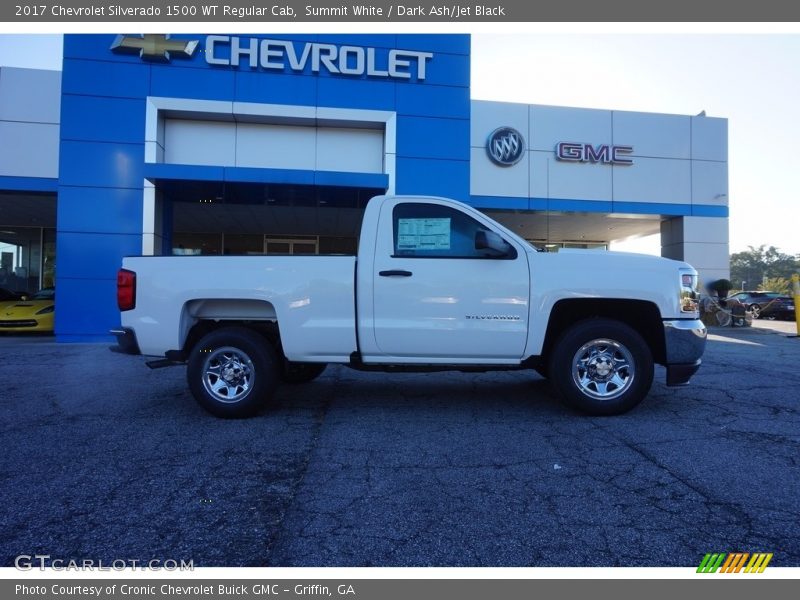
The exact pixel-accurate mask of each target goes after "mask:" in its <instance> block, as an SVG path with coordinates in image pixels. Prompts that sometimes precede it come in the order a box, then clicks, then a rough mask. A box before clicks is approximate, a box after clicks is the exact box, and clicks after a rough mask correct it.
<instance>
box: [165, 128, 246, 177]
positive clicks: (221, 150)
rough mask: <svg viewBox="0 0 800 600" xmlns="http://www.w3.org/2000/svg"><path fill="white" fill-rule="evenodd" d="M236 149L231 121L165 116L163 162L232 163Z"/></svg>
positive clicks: (223, 164) (229, 164)
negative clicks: (183, 118) (170, 117)
mask: <svg viewBox="0 0 800 600" xmlns="http://www.w3.org/2000/svg"><path fill="white" fill-rule="evenodd" d="M235 151H236V131H235V124H234V123H226V122H223V121H190V120H181V119H167V121H166V123H165V124H164V162H165V163H170V164H182V165H222V166H232V165H233V164H234V156H235V154H234V153H235Z"/></svg>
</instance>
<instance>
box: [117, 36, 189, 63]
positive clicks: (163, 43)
mask: <svg viewBox="0 0 800 600" xmlns="http://www.w3.org/2000/svg"><path fill="white" fill-rule="evenodd" d="M199 43H200V40H173V39H170V37H169V35H168V34H167V35H165V34H155V33H145V34H144V35H118V36H117V37H116V38H115V39H114V43H113V44H111V51H112V52H117V53H125V54H138V55H139V56H140V57H141V58H142V59H143V60H155V61H164V62H168V61H169V60H170V59H172V58H190V57H191V56H192V54H194V50H195V48H197V44H199Z"/></svg>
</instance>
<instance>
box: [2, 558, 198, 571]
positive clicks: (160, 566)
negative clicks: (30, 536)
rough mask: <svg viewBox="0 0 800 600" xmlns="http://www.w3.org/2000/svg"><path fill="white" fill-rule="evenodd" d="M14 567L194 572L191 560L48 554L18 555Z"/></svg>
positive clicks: (20, 568) (42, 569)
mask: <svg viewBox="0 0 800 600" xmlns="http://www.w3.org/2000/svg"><path fill="white" fill-rule="evenodd" d="M14 566H15V567H16V568H17V569H19V570H20V571H32V570H33V569H39V570H40V571H45V570H48V569H50V570H53V571H125V570H127V569H133V570H134V571H135V570H140V571H194V561H191V560H188V561H187V560H174V559H171V558H169V559H166V560H161V559H157V558H153V559H150V560H138V559H135V558H116V559H114V560H110V561H105V560H93V559H86V558H84V559H80V560H78V559H74V558H70V559H66V558H53V557H52V556H50V555H49V554H33V555H31V554H20V555H19V556H17V557H16V558H15V559H14Z"/></svg>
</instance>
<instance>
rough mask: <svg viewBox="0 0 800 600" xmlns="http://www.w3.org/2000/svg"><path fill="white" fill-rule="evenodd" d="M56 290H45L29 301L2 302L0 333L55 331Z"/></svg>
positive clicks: (29, 298) (0, 303)
mask: <svg viewBox="0 0 800 600" xmlns="http://www.w3.org/2000/svg"><path fill="white" fill-rule="evenodd" d="M55 308H56V290H55V288H44V289H43V290H39V291H38V292H36V293H35V294H32V295H31V296H29V297H28V299H27V300H17V301H15V302H0V332H3V331H15V332H19V331H40V332H47V331H53V320H54V319H53V316H54V314H55Z"/></svg>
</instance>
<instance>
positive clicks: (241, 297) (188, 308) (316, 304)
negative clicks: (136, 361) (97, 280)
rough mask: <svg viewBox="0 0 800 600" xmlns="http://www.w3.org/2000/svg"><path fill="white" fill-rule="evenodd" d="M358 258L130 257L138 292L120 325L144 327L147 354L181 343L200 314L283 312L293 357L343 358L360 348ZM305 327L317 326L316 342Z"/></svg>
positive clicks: (226, 316) (286, 347) (286, 346)
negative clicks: (306, 334)
mask: <svg viewBox="0 0 800 600" xmlns="http://www.w3.org/2000/svg"><path fill="white" fill-rule="evenodd" d="M355 262H356V259H355V257H354V256H316V255H313V256H312V255H310V256H237V257H231V256H174V257H129V258H125V259H124V261H123V267H124V268H126V269H130V270H132V271H135V272H136V273H137V287H138V293H137V295H136V308H134V309H133V310H131V311H127V312H125V313H123V320H124V323H123V324H124V325H125V326H127V327H132V328H134V330H135V331H136V332H137V334H139V335H138V337H139V340H140V341H141V346H140V349H141V352H142V354H145V355H161V356H163V353H164V349H165V348H169V349H173V350H178V349H180V340H182V339H185V334H186V332H188V331H189V330H190V329H191V327H192V326H193V325H194V324H195V322H196V321H197V320H198V319H219V320H242V319H248V320H276V319H278V320H279V322H280V325H281V328H283V327H286V328H287V329H288V330H289V331H292V332H293V335H291V336H286V337H284V338H283V339H282V343H283V351H284V353H285V355H286V357H287V358H288V359H289V360H292V361H316V362H346V361H347V360H348V359H349V356H350V354H351V353H352V352H354V351H355V350H356V339H355V329H356V328H355V298H354V290H355V281H354V278H355ZM175 323H180V326H179V327H175ZM304 331H313V338H314V339H313V344H309V343H308V341H309V340H308V339H307V336H304V335H302V333H303V332H304ZM297 333H300V335H297ZM310 335H311V334H310Z"/></svg>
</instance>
